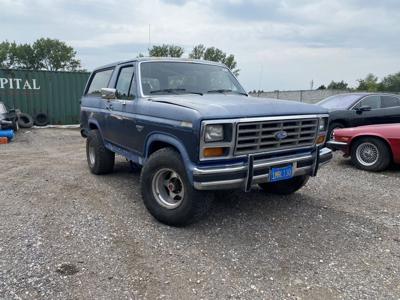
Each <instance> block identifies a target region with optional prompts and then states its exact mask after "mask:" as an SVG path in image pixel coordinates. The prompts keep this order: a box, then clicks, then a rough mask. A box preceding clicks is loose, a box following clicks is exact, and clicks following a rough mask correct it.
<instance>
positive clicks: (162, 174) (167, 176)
mask: <svg viewBox="0 0 400 300" xmlns="http://www.w3.org/2000/svg"><path fill="white" fill-rule="evenodd" d="M151 186H152V191H153V195H154V198H155V199H156V200H157V203H158V204H159V205H161V206H162V207H165V208H167V209H174V208H177V207H178V206H179V205H181V203H182V201H183V197H184V196H185V188H184V185H183V182H182V179H181V177H180V176H179V174H178V173H176V172H175V171H173V170H171V169H167V168H165V169H161V170H158V171H157V173H156V174H155V175H154V177H153V180H152V185H151Z"/></svg>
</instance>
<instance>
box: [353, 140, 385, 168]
mask: <svg viewBox="0 0 400 300" xmlns="http://www.w3.org/2000/svg"><path fill="white" fill-rule="evenodd" d="M351 161H352V162H353V164H354V165H355V166H356V167H357V168H359V169H361V170H366V171H374V172H378V171H383V170H385V169H386V168H387V167H388V166H389V164H390V161H391V152H390V149H389V147H388V146H387V145H386V144H385V142H383V141H382V140H380V139H377V138H373V137H365V138H361V139H359V140H356V141H355V142H354V144H353V145H352V146H351Z"/></svg>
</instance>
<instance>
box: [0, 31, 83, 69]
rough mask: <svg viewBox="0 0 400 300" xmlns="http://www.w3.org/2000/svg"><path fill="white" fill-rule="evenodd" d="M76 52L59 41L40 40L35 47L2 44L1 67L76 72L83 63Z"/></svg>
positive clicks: (0, 53)
mask: <svg viewBox="0 0 400 300" xmlns="http://www.w3.org/2000/svg"><path fill="white" fill-rule="evenodd" d="M75 55H76V52H75V50H74V49H73V48H72V47H70V46H68V45H67V44H65V43H64V42H62V41H59V40H57V39H49V38H47V39H45V38H41V39H38V40H37V41H36V42H35V43H33V45H30V44H16V43H15V42H13V43H10V42H8V41H5V42H2V43H0V66H1V67H2V68H8V69H9V68H15V69H27V70H43V69H44V70H51V71H59V70H65V71H76V70H81V63H80V61H79V60H78V59H77V58H76V57H75Z"/></svg>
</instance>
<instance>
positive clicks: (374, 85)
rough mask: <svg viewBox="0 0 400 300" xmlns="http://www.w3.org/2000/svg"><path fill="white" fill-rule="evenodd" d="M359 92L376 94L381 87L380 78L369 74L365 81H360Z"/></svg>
mask: <svg viewBox="0 0 400 300" xmlns="http://www.w3.org/2000/svg"><path fill="white" fill-rule="evenodd" d="M357 81H358V87H357V90H359V91H368V92H376V91H378V90H379V89H380V85H379V83H378V77H376V76H375V75H374V74H372V73H369V74H368V75H367V76H366V77H365V78H364V79H359V80H357Z"/></svg>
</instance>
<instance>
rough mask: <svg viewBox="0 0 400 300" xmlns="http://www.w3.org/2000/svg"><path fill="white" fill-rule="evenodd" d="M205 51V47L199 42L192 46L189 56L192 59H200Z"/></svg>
mask: <svg viewBox="0 0 400 300" xmlns="http://www.w3.org/2000/svg"><path fill="white" fill-rule="evenodd" d="M205 51H206V47H204V45H202V44H200V45H197V46H195V47H194V48H193V50H192V52H191V53H190V54H189V58H193V59H202V58H203V57H204V52H205Z"/></svg>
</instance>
